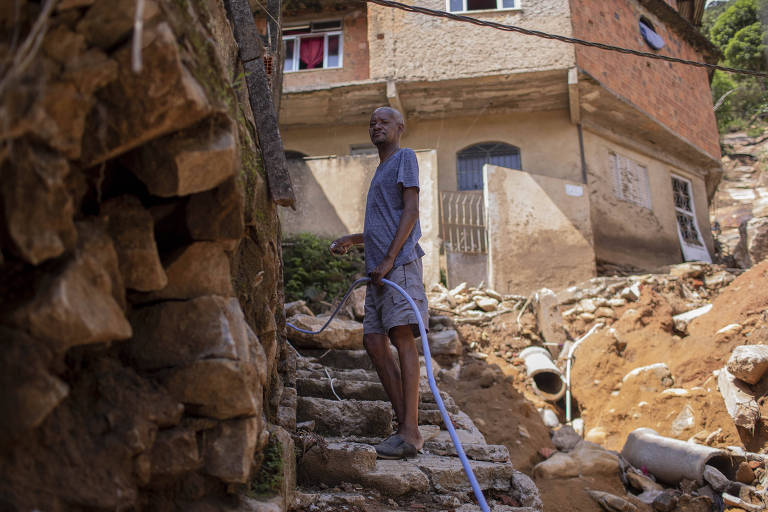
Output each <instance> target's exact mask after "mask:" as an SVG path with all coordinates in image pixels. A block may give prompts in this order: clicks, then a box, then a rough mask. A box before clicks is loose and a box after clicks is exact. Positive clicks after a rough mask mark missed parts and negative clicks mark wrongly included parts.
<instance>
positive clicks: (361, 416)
mask: <svg viewBox="0 0 768 512" xmlns="http://www.w3.org/2000/svg"><path fill="white" fill-rule="evenodd" d="M392 418H393V412H392V406H391V405H390V404H389V402H383V401H365V402H363V401H358V400H344V401H336V400H327V399H324V398H310V397H303V396H300V397H299V400H298V407H297V410H296V420H297V421H299V422H301V421H308V420H315V431H316V432H317V433H319V434H322V435H334V436H350V435H356V436H370V437H377V436H378V437H384V436H387V435H389V434H390V433H391V432H392V425H391V423H392Z"/></svg>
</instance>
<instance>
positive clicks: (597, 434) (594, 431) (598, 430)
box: [584, 427, 608, 444]
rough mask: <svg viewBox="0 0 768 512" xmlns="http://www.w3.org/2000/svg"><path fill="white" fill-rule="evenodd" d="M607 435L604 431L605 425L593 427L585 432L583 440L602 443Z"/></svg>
mask: <svg viewBox="0 0 768 512" xmlns="http://www.w3.org/2000/svg"><path fill="white" fill-rule="evenodd" d="M607 436H608V432H606V430H605V427H593V428H591V429H589V431H588V432H587V433H586V435H585V436H584V440H585V441H589V442H590V443H595V444H603V443H605V438H606V437H607Z"/></svg>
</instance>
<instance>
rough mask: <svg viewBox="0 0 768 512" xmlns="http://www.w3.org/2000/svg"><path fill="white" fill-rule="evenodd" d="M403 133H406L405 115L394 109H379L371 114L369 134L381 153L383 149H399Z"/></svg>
mask: <svg viewBox="0 0 768 512" xmlns="http://www.w3.org/2000/svg"><path fill="white" fill-rule="evenodd" d="M403 131H405V121H404V120H403V115H402V114H401V113H400V112H398V111H397V110H395V109H394V108H391V107H379V108H377V109H376V110H374V111H373V114H371V124H370V125H369V127H368V134H369V135H370V136H371V142H373V143H374V144H375V145H376V147H378V148H379V151H381V148H382V147H399V146H400V136H401V135H402V134H403Z"/></svg>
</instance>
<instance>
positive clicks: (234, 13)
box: [224, 0, 296, 208]
mask: <svg viewBox="0 0 768 512" xmlns="http://www.w3.org/2000/svg"><path fill="white" fill-rule="evenodd" d="M224 3H225V5H226V7H227V14H228V15H229V19H230V22H231V23H232V28H233V31H234V34H235V40H236V41H237V46H238V48H239V55H240V60H241V61H242V62H243V67H244V68H245V83H246V85H247V86H248V99H249V102H250V104H251V110H252V111H253V118H254V120H255V121H256V135H257V136H258V138H259V149H260V150H261V159H262V161H263V163H264V169H265V170H266V174H267V185H268V186H269V194H270V197H271V198H272V202H274V203H275V204H279V205H280V206H290V207H291V208H294V207H295V203H296V196H295V194H294V193H293V185H292V183H291V175H290V174H289V173H288V168H287V165H286V161H285V151H284V149H283V141H282V139H281V138H280V130H279V128H278V125H277V113H276V111H275V105H274V103H273V101H272V90H271V89H270V84H269V80H268V79H267V72H266V70H265V69H264V61H263V60H262V56H263V55H264V47H263V46H262V43H261V36H260V35H259V31H258V30H257V29H256V22H255V21H254V19H253V13H252V12H251V8H250V6H249V5H248V0H225V2H224Z"/></svg>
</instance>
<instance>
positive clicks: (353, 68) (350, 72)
mask: <svg viewBox="0 0 768 512" xmlns="http://www.w3.org/2000/svg"><path fill="white" fill-rule="evenodd" d="M340 18H341V19H343V22H344V23H343V25H342V32H343V37H344V42H343V52H344V57H343V61H342V67H341V68H340V69H320V70H309V71H297V72H293V73H286V74H285V75H284V77H283V88H284V89H293V88H296V87H305V86H309V85H320V84H334V83H342V82H352V81H356V80H365V79H367V78H368V76H369V72H368V21H367V15H366V9H365V7H363V8H362V9H355V10H353V11H347V12H343V13H338V12H336V11H325V12H313V13H312V14H307V15H304V16H297V17H285V18H283V26H284V27H285V26H288V25H291V24H295V23H302V22H306V21H314V20H324V21H325V20H333V19H340ZM260 21H261V23H263V20H260Z"/></svg>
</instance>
